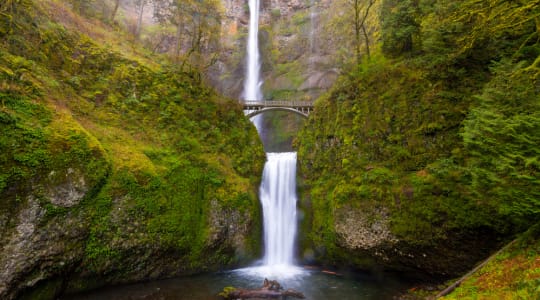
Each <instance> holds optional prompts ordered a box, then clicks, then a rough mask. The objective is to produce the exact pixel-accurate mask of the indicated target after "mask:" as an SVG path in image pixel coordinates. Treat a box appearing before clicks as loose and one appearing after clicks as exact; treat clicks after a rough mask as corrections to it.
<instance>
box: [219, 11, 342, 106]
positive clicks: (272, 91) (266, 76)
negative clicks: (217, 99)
mask: <svg viewBox="0 0 540 300" xmlns="http://www.w3.org/2000/svg"><path fill="white" fill-rule="evenodd" d="M223 4H224V7H225V12H226V18H225V21H224V22H223V29H224V33H223V34H224V37H223V42H222V47H223V53H222V55H221V57H220V59H219V61H218V63H217V65H216V66H215V67H214V68H213V69H212V70H211V79H212V82H213V84H214V85H215V86H216V87H218V89H219V90H220V91H221V92H222V93H223V94H225V95H227V96H230V97H232V98H241V93H242V87H243V77H244V76H245V75H244V73H245V42H246V41H245V39H246V35H247V30H248V26H247V25H248V21H249V7H248V5H247V2H246V1H239V0H224V1H223ZM346 5H347V4H345V3H344V2H343V1H326V0H312V1H277V0H268V1H261V16H260V29H259V48H260V51H261V57H262V73H263V80H264V85H263V93H264V97H265V99H280V100H287V99H292V100H301V99H304V100H305V99H312V100H314V99H316V98H317V97H318V96H319V95H320V94H321V93H323V92H324V91H326V90H327V89H328V88H329V87H331V86H332V84H333V82H334V81H335V80H336V78H337V76H338V74H339V72H340V71H339V70H340V68H341V66H342V64H343V62H344V60H343V58H342V57H340V55H343V54H344V53H350V48H349V47H348V46H349V45H350V38H349V37H347V36H346V34H344V33H343V32H340V31H339V30H337V29H336V28H335V27H334V26H335V25H333V23H334V22H336V20H338V19H340V14H343V12H344V11H345V10H347V9H348V7H347V6H346ZM341 21H342V20H341ZM344 26H346V27H349V26H348V25H344Z"/></svg>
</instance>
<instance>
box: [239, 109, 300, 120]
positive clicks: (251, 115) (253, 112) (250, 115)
mask: <svg viewBox="0 0 540 300" xmlns="http://www.w3.org/2000/svg"><path fill="white" fill-rule="evenodd" d="M278 110H280V111H289V112H292V113H295V114H298V115H301V116H302V117H304V118H307V117H308V116H309V112H303V111H300V110H298V109H295V108H292V107H266V108H262V109H258V110H252V111H249V110H248V111H249V112H248V113H247V114H246V117H248V118H252V117H255V116H256V115H259V114H262V113H265V112H267V111H278Z"/></svg>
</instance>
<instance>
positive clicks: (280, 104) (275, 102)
mask: <svg viewBox="0 0 540 300" xmlns="http://www.w3.org/2000/svg"><path fill="white" fill-rule="evenodd" d="M244 107H246V108H248V107H257V108H262V107H310V108H313V101H282V100H264V101H250V100H249V101H248V100H246V101H244Z"/></svg>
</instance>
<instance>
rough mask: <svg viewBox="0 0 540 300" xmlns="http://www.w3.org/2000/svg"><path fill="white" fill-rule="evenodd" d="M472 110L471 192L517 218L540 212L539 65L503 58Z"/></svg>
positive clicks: (468, 134) (468, 127)
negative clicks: (492, 201)
mask: <svg viewBox="0 0 540 300" xmlns="http://www.w3.org/2000/svg"><path fill="white" fill-rule="evenodd" d="M494 74H495V76H494V78H493V79H492V80H491V81H490V83H489V84H487V85H486V87H485V88H484V91H483V93H482V94H481V95H480V96H478V97H477V101H476V102H475V104H474V105H473V107H472V108H471V111H470V113H469V116H468V118H467V120H466V121H465V122H464V129H463V139H464V142H465V149H466V151H467V152H468V154H469V155H470V158H469V167H470V168H471V170H472V172H471V173H472V174H471V176H472V182H471V193H473V194H474V195H475V196H476V197H477V198H480V199H481V198H487V199H493V200H495V199H496V201H497V202H499V203H498V205H500V210H501V212H502V213H504V214H510V215H514V216H515V217H516V218H517V219H521V218H535V217H536V216H538V215H539V214H540V201H539V199H540V179H539V178H538V172H539V170H540V163H539V160H540V149H539V148H538V145H540V101H539V98H538V97H539V96H538V95H539V92H538V86H540V82H539V81H538V80H539V74H540V69H539V67H538V66H537V65H535V64H532V65H528V64H524V63H521V64H518V65H515V64H511V63H508V62H502V63H501V64H499V65H497V66H496V68H495V70H494Z"/></svg>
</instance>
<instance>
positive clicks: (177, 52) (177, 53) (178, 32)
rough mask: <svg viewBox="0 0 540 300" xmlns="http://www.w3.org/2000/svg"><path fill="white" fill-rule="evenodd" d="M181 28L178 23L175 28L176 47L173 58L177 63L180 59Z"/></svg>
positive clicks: (180, 24) (180, 23) (181, 25)
mask: <svg viewBox="0 0 540 300" xmlns="http://www.w3.org/2000/svg"><path fill="white" fill-rule="evenodd" d="M182 27H183V24H182V22H178V25H177V26H176V47H175V49H174V56H175V60H176V61H177V62H178V58H179V57H180V50H181V48H182Z"/></svg>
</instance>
